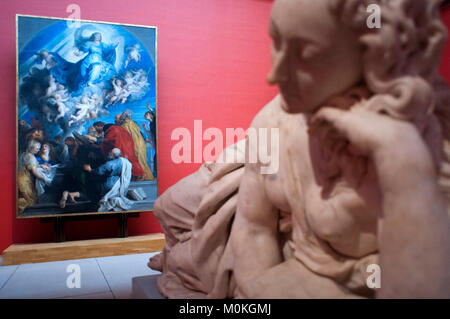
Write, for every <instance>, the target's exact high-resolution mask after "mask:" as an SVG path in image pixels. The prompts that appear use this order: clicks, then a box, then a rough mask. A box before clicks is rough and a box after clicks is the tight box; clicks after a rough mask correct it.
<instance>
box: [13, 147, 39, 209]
mask: <svg viewBox="0 0 450 319" xmlns="http://www.w3.org/2000/svg"><path fill="white" fill-rule="evenodd" d="M35 167H38V162H37V160H36V158H35V157H34V155H33V154H30V153H22V154H21V156H20V158H19V172H18V175H17V187H18V191H19V194H18V195H19V198H18V203H17V206H18V209H19V211H20V212H22V211H23V210H25V209H26V208H28V207H30V206H33V205H34V204H35V203H36V201H37V192H36V188H35V185H34V180H35V177H34V176H33V174H32V173H31V170H32V169H33V168H35Z"/></svg>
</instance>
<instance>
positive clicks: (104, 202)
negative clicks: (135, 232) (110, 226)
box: [84, 148, 133, 211]
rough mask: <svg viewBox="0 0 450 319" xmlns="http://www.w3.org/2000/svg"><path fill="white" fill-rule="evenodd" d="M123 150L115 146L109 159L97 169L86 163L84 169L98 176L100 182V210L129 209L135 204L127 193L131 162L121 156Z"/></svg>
mask: <svg viewBox="0 0 450 319" xmlns="http://www.w3.org/2000/svg"><path fill="white" fill-rule="evenodd" d="M120 155H121V151H120V149H118V148H114V149H112V150H111V152H110V153H109V154H108V161H107V162H106V163H105V164H103V165H101V166H99V167H98V168H96V169H93V170H92V169H91V167H90V165H85V166H84V169H85V170H86V171H88V172H90V173H91V175H94V176H97V178H98V181H99V182H100V183H99V184H100V194H99V195H100V196H99V197H101V198H100V201H99V206H100V207H99V208H98V211H111V210H114V211H120V210H128V209H130V208H131V206H132V205H133V202H132V201H131V200H129V199H128V198H127V197H126V195H127V192H128V187H129V185H130V181H131V166H132V165H131V163H130V161H128V160H127V159H126V158H124V157H121V156H120Z"/></svg>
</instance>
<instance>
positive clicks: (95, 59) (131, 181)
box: [16, 15, 158, 218]
mask: <svg viewBox="0 0 450 319" xmlns="http://www.w3.org/2000/svg"><path fill="white" fill-rule="evenodd" d="M16 38H17V43H16V45H17V50H16V52H17V65H16V67H17V165H16V166H17V167H16V169H17V179H16V180H17V217H18V218H31V217H48V216H66V215H82V214H108V213H117V212H144V211H151V210H152V209H153V203H154V201H155V199H156V197H157V193H158V192H157V187H158V182H157V176H158V165H157V162H156V158H157V156H156V155H157V132H156V127H157V125H156V121H157V95H156V92H157V89H156V76H157V72H156V65H157V61H156V39H157V29H156V27H150V26H137V25H128V24H116V23H106V22H96V21H86V20H76V21H74V20H66V19H60V18H50V17H37V16H28V15H17V16H16Z"/></svg>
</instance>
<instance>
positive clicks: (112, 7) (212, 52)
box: [0, 0, 450, 252]
mask: <svg viewBox="0 0 450 319" xmlns="http://www.w3.org/2000/svg"><path fill="white" fill-rule="evenodd" d="M71 3H76V4H78V5H79V6H80V7H81V10H82V11H81V14H82V16H81V18H82V19H87V20H98V21H109V22H118V23H130V24H140V25H154V26H157V27H158V100H159V103H158V107H159V110H158V115H159V119H158V120H159V123H158V125H159V127H158V130H159V136H158V139H159V159H158V163H159V174H160V175H159V183H160V184H159V190H160V192H163V191H164V190H166V189H167V188H168V187H169V186H170V185H172V184H174V183H175V182H177V181H178V180H179V179H180V178H182V177H184V176H186V175H187V174H189V173H191V172H193V171H194V170H195V169H196V168H197V167H198V166H199V164H178V165H177V164H174V163H172V161H171V159H170V151H171V147H172V146H173V145H174V144H175V142H174V141H171V139H170V136H171V132H172V130H173V129H175V128H177V127H186V128H188V129H192V128H193V121H194V120H196V119H201V120H203V129H206V128H208V127H218V128H219V129H221V130H223V131H225V128H226V127H243V128H246V127H248V125H249V124H250V121H251V119H252V118H253V116H254V115H255V114H256V112H257V111H258V110H259V109H260V108H261V107H262V106H263V105H264V104H265V103H266V102H267V101H269V100H270V99H271V97H273V96H274V95H275V93H276V89H275V88H273V87H269V86H268V85H267V84H266V83H265V76H266V73H267V72H268V70H269V68H270V55H269V48H270V39H269V37H268V35H267V29H268V18H269V13H270V7H271V5H272V1H271V0H226V1H224V0H195V1H179V0H142V1H141V0H125V1H124V0H96V1H93V0H77V1H61V0H14V1H3V2H2V8H1V12H0V29H1V31H2V32H1V33H0V74H1V75H2V79H4V81H2V84H1V86H2V87H3V90H2V92H3V95H2V103H3V107H2V110H3V113H2V115H1V116H0V149H1V150H2V155H3V163H2V166H1V167H2V168H1V169H0V181H1V182H0V203H2V209H1V211H0V252H1V251H3V250H4V249H5V248H7V247H8V246H9V245H10V244H12V243H24V242H48V241H51V240H52V226H51V224H41V223H40V222H39V220H37V219H34V220H17V219H16V218H15V205H16V202H15V94H16V93H15V86H16V84H15V78H16V75H15V14H16V13H20V14H31V15H42V16H53V17H67V16H68V14H67V13H66V7H67V5H69V4H71ZM443 18H444V20H445V21H446V23H447V25H450V9H446V10H445V11H444V12H443ZM449 54H450V46H447V48H446V51H445V55H444V62H443V64H442V74H443V75H444V76H445V77H446V78H447V79H450V55H449ZM66 231H67V237H68V239H69V240H71V239H72V240H73V239H88V238H101V237H111V236H115V233H116V223H115V221H114V220H100V221H85V222H72V223H69V224H68V225H67V226H66ZM159 231H161V230H160V227H159V225H158V223H157V221H156V220H155V218H154V217H153V215H152V214H151V213H145V214H141V217H140V218H138V219H135V218H133V219H131V220H130V222H129V234H130V235H137V234H145V233H152V232H159Z"/></svg>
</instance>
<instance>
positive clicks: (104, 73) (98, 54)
mask: <svg viewBox="0 0 450 319" xmlns="http://www.w3.org/2000/svg"><path fill="white" fill-rule="evenodd" d="M80 29H82V28H80ZM75 39H76V40H75V41H76V42H75V43H76V46H77V48H78V49H79V50H80V52H83V53H86V52H87V53H88V54H87V55H86V57H85V58H84V59H83V60H81V65H80V71H79V74H78V78H77V79H76V82H77V83H76V84H77V85H78V88H80V87H84V86H86V85H93V84H96V83H99V82H102V81H105V80H110V79H111V78H112V77H113V76H114V75H115V74H116V69H115V67H114V63H115V61H116V47H117V46H118V45H119V43H115V44H105V43H103V42H102V35H101V33H100V32H94V33H93V34H92V35H91V37H90V38H89V40H87V41H86V40H85V39H82V37H81V39H80V38H79V37H78V36H77V33H75Z"/></svg>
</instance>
